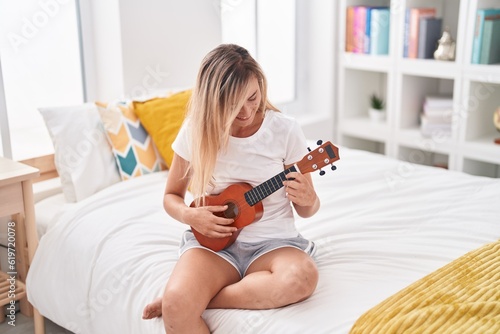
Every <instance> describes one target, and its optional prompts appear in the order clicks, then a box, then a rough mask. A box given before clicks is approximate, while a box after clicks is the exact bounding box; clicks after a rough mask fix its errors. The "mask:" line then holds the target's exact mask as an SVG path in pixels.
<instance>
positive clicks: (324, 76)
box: [284, 0, 337, 140]
mask: <svg viewBox="0 0 500 334" xmlns="http://www.w3.org/2000/svg"><path fill="white" fill-rule="evenodd" d="M336 8H337V4H336V1H331V0H297V79H296V80H297V86H296V87H297V94H296V96H297V100H296V101H295V102H293V103H290V104H287V105H286V106H285V107H284V109H285V110H286V111H288V112H290V113H291V114H293V115H294V116H296V117H297V118H298V119H299V120H300V121H301V123H302V124H303V128H304V130H305V133H306V136H307V137H308V138H311V139H323V140H330V139H333V138H334V117H333V115H334V108H335V103H334V102H335V95H334V94H335V53H334V50H335V43H336V38H335V37H336V33H335V32H336V24H337V21H336V15H335V10H336Z"/></svg>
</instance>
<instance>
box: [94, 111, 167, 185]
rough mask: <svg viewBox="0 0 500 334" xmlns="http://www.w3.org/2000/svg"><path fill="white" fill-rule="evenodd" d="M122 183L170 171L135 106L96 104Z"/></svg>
mask: <svg viewBox="0 0 500 334" xmlns="http://www.w3.org/2000/svg"><path fill="white" fill-rule="evenodd" d="M96 105H97V108H98V110H99V114H100V116H101V120H102V123H103V125H104V128H105V129H106V135H107V138H108V140H109V142H110V144H111V146H112V148H113V154H114V155H115V159H116V163H117V165H118V169H119V170H120V176H121V178H122V180H128V179H130V178H133V177H137V176H141V175H144V174H149V173H154V172H158V171H161V170H164V169H166V167H165V164H164V162H163V160H162V159H161V157H160V155H159V154H158V151H157V150H156V147H155V145H154V143H153V140H152V139H151V137H150V136H149V134H148V133H147V132H146V130H145V129H144V127H143V126H142V124H141V122H140V121H139V118H138V117H137V116H136V115H135V113H134V111H133V110H132V108H131V106H130V105H128V104H127V103H124V102H117V103H109V104H106V103H101V102H96Z"/></svg>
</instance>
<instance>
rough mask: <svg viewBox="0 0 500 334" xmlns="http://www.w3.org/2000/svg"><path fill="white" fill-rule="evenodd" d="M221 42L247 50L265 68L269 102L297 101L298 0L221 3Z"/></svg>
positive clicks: (235, 0)
mask: <svg viewBox="0 0 500 334" xmlns="http://www.w3.org/2000/svg"><path fill="white" fill-rule="evenodd" d="M220 10H221V17H222V41H223V42H224V43H235V44H239V45H241V46H243V47H245V48H246V49H247V50H248V51H249V52H250V54H252V56H253V57H254V58H255V59H256V60H257V61H258V62H259V63H260V65H261V66H262V68H263V70H264V72H265V74H266V77H267V80H268V82H269V99H270V100H271V102H272V103H275V104H283V103H287V102H292V101H293V100H294V99H295V62H296V51H295V44H296V43H295V42H296V33H295V23H296V19H295V1H294V0H221V8H220Z"/></svg>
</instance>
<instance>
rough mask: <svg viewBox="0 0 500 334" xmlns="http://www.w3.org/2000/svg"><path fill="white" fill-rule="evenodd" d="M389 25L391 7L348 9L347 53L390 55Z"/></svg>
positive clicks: (354, 7) (352, 7)
mask: <svg viewBox="0 0 500 334" xmlns="http://www.w3.org/2000/svg"><path fill="white" fill-rule="evenodd" d="M389 23H390V13H389V7H371V6H349V7H347V15H346V51H347V52H353V53H364V54H373V55H387V54H389V26H390V24H389Z"/></svg>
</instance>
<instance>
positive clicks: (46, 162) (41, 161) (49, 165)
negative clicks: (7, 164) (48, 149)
mask: <svg viewBox="0 0 500 334" xmlns="http://www.w3.org/2000/svg"><path fill="white" fill-rule="evenodd" d="M20 162H22V163H23V164H26V165H29V166H32V167H35V168H38V169H39V170H40V176H39V177H37V178H36V179H34V180H33V182H40V181H43V180H47V179H53V178H55V177H58V176H59V174H57V170H56V165H55V163H54V155H53V154H49V155H44V156H41V157H36V158H31V159H26V160H22V161H20Z"/></svg>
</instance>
